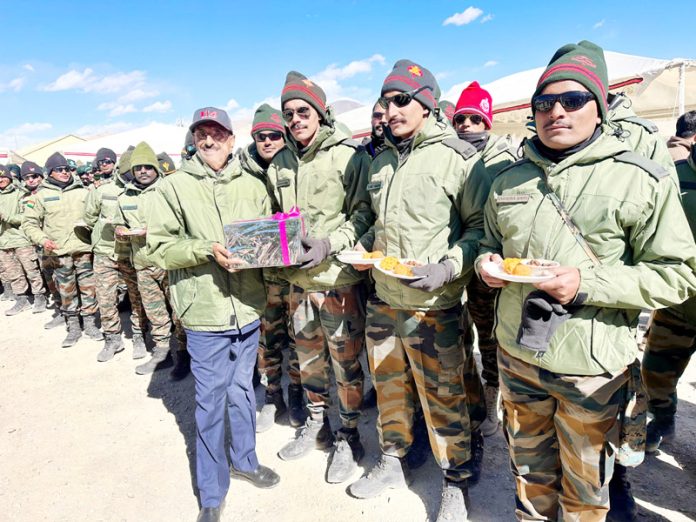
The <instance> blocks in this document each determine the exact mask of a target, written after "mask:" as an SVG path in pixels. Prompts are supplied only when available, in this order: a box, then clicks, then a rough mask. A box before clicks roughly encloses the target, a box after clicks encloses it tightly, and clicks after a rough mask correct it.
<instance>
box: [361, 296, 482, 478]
mask: <svg viewBox="0 0 696 522" xmlns="http://www.w3.org/2000/svg"><path fill="white" fill-rule="evenodd" d="M461 311H462V307H461V305H457V306H455V307H453V308H450V309H447V310H435V311H430V312H419V311H413V310H394V309H393V308H390V307H389V306H388V305H387V304H386V303H384V302H382V301H381V300H379V299H378V298H377V297H371V298H370V299H368V301H367V321H366V329H365V337H366V341H367V354H368V357H369V360H370V369H371V370H372V372H373V376H372V380H373V383H374V386H375V391H376V392H377V408H378V416H377V433H378V435H379V444H380V448H381V450H382V452H383V453H385V454H387V455H393V456H397V457H404V456H405V455H406V454H407V453H408V450H409V448H410V446H411V444H412V443H413V413H414V404H415V403H416V401H420V404H421V407H422V410H423V416H424V417H425V422H426V425H427V427H428V437H429V439H430V447H431V448H432V451H433V454H434V455H435V459H436V460H437V462H438V464H439V466H440V468H442V470H443V471H444V472H445V475H446V476H447V477H448V478H450V479H452V480H462V479H465V478H467V477H469V476H471V470H470V465H469V459H470V457H471V448H470V446H471V428H470V423H469V414H468V410H467V398H466V388H465V385H464V378H463V374H464V368H465V358H466V351H465V350H463V349H462V343H461V341H460V338H461V335H460V334H461V329H460V326H459V325H460V318H461ZM479 385H480V384H479Z"/></svg>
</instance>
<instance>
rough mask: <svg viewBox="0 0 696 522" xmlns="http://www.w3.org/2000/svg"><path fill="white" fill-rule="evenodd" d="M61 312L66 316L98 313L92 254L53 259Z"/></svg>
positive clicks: (70, 255)
mask: <svg viewBox="0 0 696 522" xmlns="http://www.w3.org/2000/svg"><path fill="white" fill-rule="evenodd" d="M53 259H54V261H55V268H54V273H53V276H54V277H55V281H56V286H57V287H58V292H60V298H61V307H60V309H61V312H62V313H63V315H64V316H75V315H77V313H78V311H79V313H80V315H82V316H86V315H94V314H96V313H97V299H96V293H95V288H94V286H95V280H94V272H93V270H92V254H90V253H80V254H69V255H66V256H57V257H54V258H53Z"/></svg>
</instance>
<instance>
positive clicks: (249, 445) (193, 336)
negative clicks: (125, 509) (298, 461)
mask: <svg viewBox="0 0 696 522" xmlns="http://www.w3.org/2000/svg"><path fill="white" fill-rule="evenodd" d="M186 338H187V341H188V352H189V354H190V355H191V373H193V377H194V379H195V381H196V483H197V485H198V492H199V495H200V501H201V507H218V506H220V504H221V503H222V501H223V500H224V498H225V495H227V490H228V489H229V486H230V465H229V464H228V461H227V455H226V452H225V409H227V416H228V418H229V421H230V431H231V445H230V448H229V458H230V462H231V464H232V466H233V467H234V469H237V470H239V471H253V470H255V469H256V468H257V466H258V465H259V461H258V459H257V458H256V396H255V395H254V386H253V384H252V375H253V373H254V363H255V362H256V352H257V348H258V345H259V321H254V322H253V323H251V324H249V325H247V326H245V327H244V328H242V329H241V330H225V331H222V332H197V331H192V330H188V329H187V330H186Z"/></svg>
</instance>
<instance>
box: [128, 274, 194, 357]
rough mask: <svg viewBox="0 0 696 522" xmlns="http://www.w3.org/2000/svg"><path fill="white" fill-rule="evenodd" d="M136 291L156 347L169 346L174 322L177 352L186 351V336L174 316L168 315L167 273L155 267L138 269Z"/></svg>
mask: <svg viewBox="0 0 696 522" xmlns="http://www.w3.org/2000/svg"><path fill="white" fill-rule="evenodd" d="M136 275H137V278H138V290H139V291H140V297H141V299H142V301H143V308H144V309H145V313H146V314H147V319H148V321H150V326H151V328H150V335H151V336H152V340H153V341H154V342H155V345H156V346H163V347H168V346H169V338H170V337H171V330H172V322H174V328H175V334H176V339H177V341H178V345H179V350H186V334H185V333H184V329H183V328H182V327H181V323H180V322H179V320H178V319H177V318H176V315H172V316H171V317H170V313H169V279H168V278H167V271H166V270H162V269H161V268H157V267H149V268H139V269H138V270H137V271H136Z"/></svg>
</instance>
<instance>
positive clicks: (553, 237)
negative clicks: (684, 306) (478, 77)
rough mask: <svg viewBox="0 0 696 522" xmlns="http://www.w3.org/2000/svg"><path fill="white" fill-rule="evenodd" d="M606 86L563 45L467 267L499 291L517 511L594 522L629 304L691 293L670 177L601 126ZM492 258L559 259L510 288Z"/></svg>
mask: <svg viewBox="0 0 696 522" xmlns="http://www.w3.org/2000/svg"><path fill="white" fill-rule="evenodd" d="M607 84H608V82H607V71H606V63H605V61H604V53H603V51H602V49H601V48H599V47H598V46H596V45H595V44H593V43H591V42H587V41H583V42H580V43H579V44H577V45H576V44H568V45H565V46H563V47H561V48H560V49H559V50H558V51H557V52H556V53H555V54H554V56H553V58H552V59H551V61H550V63H549V65H548V67H547V68H546V70H545V71H544V73H543V74H542V76H541V78H540V79H539V82H538V85H537V89H536V91H535V93H534V96H533V97H532V109H533V111H534V119H535V123H536V129H537V132H538V136H537V137H536V138H534V139H532V140H529V141H527V142H526V144H525V158H526V159H525V160H522V161H520V162H518V163H515V164H514V165H513V166H512V167H510V168H509V169H507V170H505V171H503V172H502V173H500V174H499V175H498V177H497V178H496V180H495V181H494V183H493V187H492V190H491V194H490V196H489V199H488V202H487V204H486V213H485V217H486V237H485V239H484V240H483V241H482V243H481V246H482V254H481V256H480V257H479V259H478V260H477V269H478V271H479V273H480V275H481V277H482V278H483V280H484V281H485V282H486V283H487V284H488V285H489V286H491V287H497V288H502V291H501V294H500V298H499V300H498V309H497V311H498V323H497V328H496V337H497V339H498V343H499V346H500V350H499V352H498V362H499V371H500V384H501V392H502V397H503V406H504V409H505V419H506V426H505V429H506V432H507V433H506V434H507V440H508V443H509V450H510V456H511V463H512V469H513V474H514V475H515V479H516V484H517V511H516V513H517V517H518V518H519V519H520V520H555V519H558V518H560V519H563V520H604V519H605V517H606V516H607V511H608V509H609V501H608V499H609V495H608V486H607V484H608V483H609V480H610V479H611V475H612V471H613V467H614V462H615V460H616V459H617V456H619V457H622V456H623V452H621V451H620V449H621V448H619V446H620V440H621V436H620V431H621V429H622V428H623V423H621V422H619V418H620V417H621V414H622V412H623V411H624V409H625V406H626V404H625V403H626V400H627V397H628V395H629V394H628V390H629V381H630V380H632V379H635V374H636V371H635V370H636V368H637V366H636V365H635V363H634V361H635V357H636V353H637V345H636V341H635V328H636V326H637V321H638V315H639V313H640V310H641V309H642V308H661V307H665V306H669V305H675V304H677V303H680V302H682V301H684V300H685V299H687V298H689V297H691V296H693V295H694V294H695V293H696V276H695V275H694V268H695V267H696V246H694V241H693V238H692V236H691V234H687V235H685V234H684V233H683V231H684V230H686V229H687V227H688V223H687V220H686V217H685V216H684V211H683V210H682V208H681V205H680V204H679V195H678V192H677V189H676V186H675V184H674V183H673V182H672V180H671V179H670V175H669V172H668V171H667V170H665V169H664V168H662V167H660V166H659V165H658V164H656V163H653V162H652V161H650V160H647V159H645V158H644V157H642V156H640V155H638V154H637V153H635V152H633V151H631V150H629V147H628V146H627V145H626V144H624V143H622V142H621V141H619V140H617V139H616V138H615V137H614V136H612V135H611V134H613V130H612V129H611V128H609V127H607V126H606V125H605V124H606V122H607V113H608V108H607V88H608V85H607ZM501 256H504V257H506V258H537V259H541V258H543V259H550V260H555V261H557V262H559V263H560V266H559V267H558V268H553V269H550V272H551V274H547V276H546V277H547V278H548V277H550V276H552V277H550V279H548V280H546V281H543V282H535V283H534V286H530V285H529V284H522V283H508V281H507V280H505V278H506V277H507V276H504V275H503V276H502V278H501V277H500V275H501V273H500V268H499V265H498V267H496V264H497V263H500V261H501ZM534 287H536V290H535V289H534ZM559 510H560V514H559Z"/></svg>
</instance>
